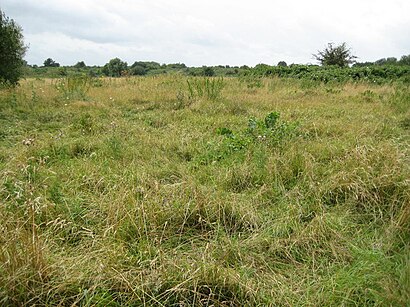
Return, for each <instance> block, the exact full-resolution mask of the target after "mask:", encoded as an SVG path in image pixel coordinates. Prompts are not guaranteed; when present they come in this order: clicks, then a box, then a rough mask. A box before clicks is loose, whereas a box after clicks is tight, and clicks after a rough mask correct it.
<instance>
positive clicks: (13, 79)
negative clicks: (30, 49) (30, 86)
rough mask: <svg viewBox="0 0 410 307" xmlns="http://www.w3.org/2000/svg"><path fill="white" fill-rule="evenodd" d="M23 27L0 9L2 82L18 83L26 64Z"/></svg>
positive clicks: (0, 71)
mask: <svg viewBox="0 0 410 307" xmlns="http://www.w3.org/2000/svg"><path fill="white" fill-rule="evenodd" d="M23 39H24V37H23V33H22V29H21V27H20V26H19V25H18V24H17V23H16V22H15V21H14V20H13V19H10V18H9V17H7V16H6V15H5V14H4V12H3V11H1V10H0V82H7V83H10V84H12V85H15V84H17V83H18V81H19V79H20V78H21V76H22V73H23V71H22V68H23V66H24V63H25V62H24V60H23V57H24V55H25V53H26V50H27V47H26V46H25V45H24V40H23Z"/></svg>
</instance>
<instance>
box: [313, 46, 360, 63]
mask: <svg viewBox="0 0 410 307" xmlns="http://www.w3.org/2000/svg"><path fill="white" fill-rule="evenodd" d="M333 45H334V44H333V43H329V44H327V47H326V48H325V50H323V51H318V53H317V54H314V55H313V57H314V58H315V59H316V60H317V61H318V62H319V63H320V64H321V65H324V66H339V67H347V66H349V65H350V64H353V63H354V62H355V59H357V57H356V56H354V55H353V54H352V52H351V50H350V49H349V48H347V46H346V43H342V44H341V45H338V46H336V47H334V46H333Z"/></svg>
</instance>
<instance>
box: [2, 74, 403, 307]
mask: <svg viewBox="0 0 410 307" xmlns="http://www.w3.org/2000/svg"><path fill="white" fill-rule="evenodd" d="M215 80H216V81H215ZM215 80H212V79H203V80H201V79H195V82H196V83H195V84H196V85H197V86H200V85H202V84H205V86H208V87H209V86H210V85H209V84H211V83H212V82H223V87H222V83H221V86H219V87H218V90H217V95H199V94H195V95H193V94H192V93H193V87H192V84H194V83H192V82H193V81H192V79H188V78H185V77H181V76H161V77H144V78H121V79H109V78H105V79H101V80H98V82H97V81H93V80H80V81H78V82H77V83H76V82H71V83H67V82H70V80H69V79H65V80H64V81H58V80H51V79H40V80H31V79H29V80H26V81H24V82H22V84H21V86H19V87H18V88H16V89H8V90H7V89H4V90H1V92H0V149H1V150H0V305H40V306H54V305H63V306H65V305H80V306H406V305H408V304H409V302H410V294H409V289H410V279H409V276H410V209H409V208H410V206H409V204H410V189H409V183H410V181H409V180H410V177H409V174H410V172H409V166H410V163H409V162H410V159H409V157H410V156H409V141H410V138H409V124H408V122H409V118H410V113H409V106H410V100H409V97H410V89H409V87H406V86H403V85H400V86H399V85H397V86H396V85H383V86H380V85H372V84H344V85H341V84H339V85H338V84H334V85H328V84H327V85H324V84H320V83H314V84H310V83H309V84H306V82H303V80H301V81H298V80H290V79H275V78H272V79H258V86H249V84H248V83H247V82H244V81H243V80H240V79H235V78H225V79H223V80H222V79H215ZM64 82H66V83H64ZM201 82H202V83H201ZM207 82H208V83H207ZM66 84H69V86H68V85H67V88H65V89H64V90H62V86H66ZM84 84H85V85H86V90H85V87H84ZM207 84H208V85H207ZM215 84H216V83H215ZM218 84H219V83H218ZM77 85H78V86H80V88H76V86H77ZM198 88H199V87H198ZM67 93H68V94H67ZM195 93H196V92H195ZM238 142H239V143H238ZM238 144H239V145H238ZM243 144H245V145H243ZM242 145H243V146H242Z"/></svg>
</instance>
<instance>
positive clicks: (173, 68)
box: [0, 10, 410, 85]
mask: <svg viewBox="0 0 410 307" xmlns="http://www.w3.org/2000/svg"><path fill="white" fill-rule="evenodd" d="M26 51H27V46H26V45H25V44H24V37H23V34H22V29H21V27H20V26H19V25H18V24H17V23H16V22H15V21H14V20H13V19H10V18H8V17H7V16H6V15H5V14H4V12H2V11H1V10H0V83H1V84H11V85H15V84H17V83H18V81H19V79H20V78H21V77H23V76H28V77H31V76H49V77H61V76H66V75H68V74H72V73H87V74H89V75H91V76H102V75H104V76H109V77H121V76H144V75H155V74H164V73H182V74H186V75H191V76H208V77H212V76H234V75H249V74H255V75H265V76H267V75H277V76H284V77H285V76H291V77H294V76H301V75H303V76H304V77H305V76H306V75H311V78H313V79H314V78H316V79H319V80H322V81H326V80H327V79H329V78H330V79H331V78H333V77H332V74H333V73H334V72H335V71H337V76H343V78H344V79H349V78H350V79H352V78H353V79H354V77H355V76H356V77H357V78H367V77H372V78H373V75H375V76H377V77H381V78H401V77H402V75H403V74H404V75H405V76H407V71H408V69H407V68H400V67H410V55H403V56H402V57H401V58H400V59H397V58H394V57H389V58H383V59H380V60H377V61H375V62H364V63H360V62H357V61H356V59H357V56H355V55H354V54H353V53H352V51H351V49H350V48H348V46H347V44H346V43H342V44H339V45H335V44H333V43H329V44H328V45H327V46H326V47H325V48H324V49H323V50H319V51H317V53H316V54H313V55H312V56H313V58H314V59H315V60H316V61H317V62H318V63H319V64H320V65H321V67H323V68H326V69H325V70H323V69H318V68H317V67H318V65H295V64H292V65H289V66H288V65H287V63H286V62H285V61H280V62H278V64H277V65H276V66H275V65H272V66H270V65H267V64H258V65H256V66H255V67H254V68H250V67H248V66H246V65H243V66H240V67H239V66H233V67H231V66H229V65H218V66H202V67H187V66H186V65H185V64H184V63H174V64H160V63H157V62H153V61H136V62H134V63H133V64H132V65H128V63H127V62H125V61H122V60H121V59H119V58H114V59H111V60H110V61H108V62H107V63H106V64H105V65H104V66H87V65H86V63H85V62H84V61H79V62H77V63H76V64H74V65H72V66H61V65H60V64H59V63H58V62H56V61H55V60H53V59H52V58H47V59H46V60H45V61H44V62H43V66H37V65H28V64H27V62H26V61H24V55H25V53H26ZM385 66H386V67H387V66H388V67H390V66H393V67H396V68H395V69H393V68H392V69H384V70H383V69H381V70H380V69H376V68H377V67H385ZM369 67H372V68H373V71H372V72H369V71H368V70H360V69H359V68H369ZM335 68H339V69H340V68H349V69H356V70H355V71H350V72H344V73H341V72H340V70H335ZM352 76H353V77H352Z"/></svg>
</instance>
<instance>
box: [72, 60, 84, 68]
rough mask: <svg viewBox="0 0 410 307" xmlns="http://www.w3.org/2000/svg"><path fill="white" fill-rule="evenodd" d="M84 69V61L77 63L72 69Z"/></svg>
mask: <svg viewBox="0 0 410 307" xmlns="http://www.w3.org/2000/svg"><path fill="white" fill-rule="evenodd" d="M84 67H86V65H85V63H84V61H81V62H77V64H75V65H74V68H84Z"/></svg>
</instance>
